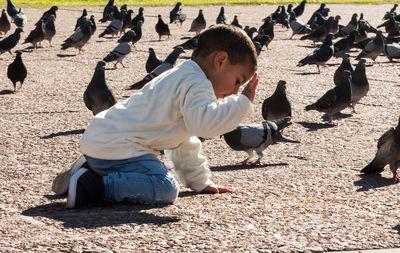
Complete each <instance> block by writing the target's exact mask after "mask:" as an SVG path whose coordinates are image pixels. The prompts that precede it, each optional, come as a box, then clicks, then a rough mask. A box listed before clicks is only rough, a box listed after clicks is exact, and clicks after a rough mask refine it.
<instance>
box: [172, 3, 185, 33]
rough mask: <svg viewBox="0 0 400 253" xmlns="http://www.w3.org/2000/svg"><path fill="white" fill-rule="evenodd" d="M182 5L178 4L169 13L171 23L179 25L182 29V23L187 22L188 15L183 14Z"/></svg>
mask: <svg viewBox="0 0 400 253" xmlns="http://www.w3.org/2000/svg"><path fill="white" fill-rule="evenodd" d="M181 6H182V3H181V2H177V3H176V5H175V7H174V8H173V9H172V10H171V11H170V13H169V23H171V24H172V23H179V24H180V26H181V27H182V23H183V22H184V21H185V20H186V15H185V14H183V13H182V9H181Z"/></svg>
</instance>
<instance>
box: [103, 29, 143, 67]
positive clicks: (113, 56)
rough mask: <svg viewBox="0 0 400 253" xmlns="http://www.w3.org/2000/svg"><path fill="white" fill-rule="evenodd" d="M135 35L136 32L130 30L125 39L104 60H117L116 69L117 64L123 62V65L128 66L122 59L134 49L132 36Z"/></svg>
mask: <svg viewBox="0 0 400 253" xmlns="http://www.w3.org/2000/svg"><path fill="white" fill-rule="evenodd" d="M134 36H135V32H134V31H132V30H129V31H128V32H126V34H125V36H124V40H122V41H120V43H119V44H118V45H117V46H116V47H115V48H114V49H113V50H112V51H111V52H110V53H109V54H108V55H107V56H106V57H104V59H103V61H105V62H111V61H117V62H116V63H115V64H114V69H116V68H117V64H118V63H121V65H122V67H124V68H126V66H125V65H124V64H123V63H122V60H123V59H124V58H125V57H126V56H127V55H128V54H129V53H130V52H131V51H132V38H133V37H134Z"/></svg>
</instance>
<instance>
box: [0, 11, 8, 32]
mask: <svg viewBox="0 0 400 253" xmlns="http://www.w3.org/2000/svg"><path fill="white" fill-rule="evenodd" d="M10 29H11V23H10V21H8V18H7V14H6V10H5V9H3V10H2V12H1V17H0V34H1V33H4V35H6V34H7V32H8V31H10Z"/></svg>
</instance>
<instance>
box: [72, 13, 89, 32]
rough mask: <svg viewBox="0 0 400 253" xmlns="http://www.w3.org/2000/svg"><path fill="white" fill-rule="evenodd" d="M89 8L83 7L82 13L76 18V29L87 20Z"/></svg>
mask: <svg viewBox="0 0 400 253" xmlns="http://www.w3.org/2000/svg"><path fill="white" fill-rule="evenodd" d="M87 20H88V18H87V10H86V9H83V12H82V15H81V16H80V17H79V18H78V19H77V20H76V24H75V29H74V31H76V29H78V27H80V26H81V25H82V24H83V22H85V21H87Z"/></svg>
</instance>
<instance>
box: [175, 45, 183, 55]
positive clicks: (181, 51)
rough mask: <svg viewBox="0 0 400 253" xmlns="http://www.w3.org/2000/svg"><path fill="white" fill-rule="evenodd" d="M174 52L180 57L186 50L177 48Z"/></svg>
mask: <svg viewBox="0 0 400 253" xmlns="http://www.w3.org/2000/svg"><path fill="white" fill-rule="evenodd" d="M174 51H175V53H176V54H178V55H180V54H181V53H184V52H185V50H183V47H181V46H179V47H176V48H175V49H174Z"/></svg>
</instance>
